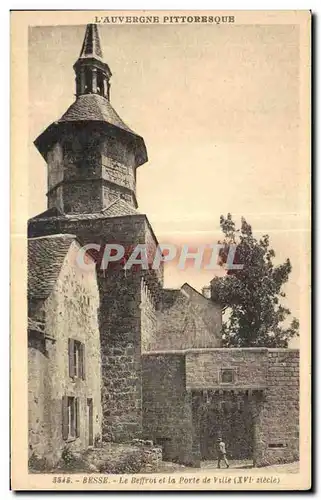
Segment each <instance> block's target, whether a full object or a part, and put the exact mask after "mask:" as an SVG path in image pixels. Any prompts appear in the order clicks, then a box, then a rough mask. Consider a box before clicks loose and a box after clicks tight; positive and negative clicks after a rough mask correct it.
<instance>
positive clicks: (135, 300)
mask: <svg viewBox="0 0 321 500" xmlns="http://www.w3.org/2000/svg"><path fill="white" fill-rule="evenodd" d="M99 284H100V292H101V306H100V313H99V320H100V338H101V355H102V369H103V372H102V373H103V384H102V404H103V416H104V423H103V439H104V440H107V441H109V440H112V441H118V442H120V441H128V440H130V439H132V438H136V437H140V436H141V433H142V411H141V406H142V385H141V384H142V382H141V341H140V328H141V326H140V325H141V318H140V292H141V281H140V276H139V275H138V274H136V275H135V274H131V275H130V276H127V275H126V274H125V273H124V272H123V273H122V274H120V273H115V274H109V275H107V276H106V277H104V276H103V275H102V274H100V276H99Z"/></svg>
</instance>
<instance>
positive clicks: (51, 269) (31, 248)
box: [28, 234, 76, 299]
mask: <svg viewBox="0 0 321 500" xmlns="http://www.w3.org/2000/svg"><path fill="white" fill-rule="evenodd" d="M75 239H76V236H74V235H71V234H57V235H50V236H41V237H39V238H30V239H28V297H30V298H35V299H45V298H47V297H48V296H49V294H50V292H51V291H52V289H53V287H54V285H55V283H56V281H57V279H58V276H59V273H60V270H61V268H62V265H63V262H64V260H65V257H66V255H67V252H68V250H69V247H70V245H71V244H72V242H73V241H75Z"/></svg>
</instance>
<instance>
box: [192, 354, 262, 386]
mask: <svg viewBox="0 0 321 500" xmlns="http://www.w3.org/2000/svg"><path fill="white" fill-rule="evenodd" d="M267 352H268V351H267V349H264V348H249V349H241V348H229V349H191V350H189V351H186V386H187V388H188V389H193V390H195V389H208V388H217V389H218V388H221V389H224V388H229V387H234V388H243V389H246V388H252V389H254V388H261V387H262V388H264V387H266V385H267V371H268V357H267ZM226 369H227V370H232V372H233V381H232V382H230V383H224V382H223V381H222V379H221V377H222V373H223V370H226Z"/></svg>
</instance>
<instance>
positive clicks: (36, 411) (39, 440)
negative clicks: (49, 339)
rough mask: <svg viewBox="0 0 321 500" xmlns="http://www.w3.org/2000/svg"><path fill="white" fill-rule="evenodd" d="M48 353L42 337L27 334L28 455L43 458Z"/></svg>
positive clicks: (47, 439) (47, 431)
mask: <svg viewBox="0 0 321 500" xmlns="http://www.w3.org/2000/svg"><path fill="white" fill-rule="evenodd" d="M48 382H49V380H48V353H47V350H46V343H45V339H44V336H43V335H41V334H39V333H38V332H34V331H30V332H29V334H28V446H29V448H28V455H29V457H30V456H31V455H32V454H33V453H35V454H36V455H37V456H39V457H43V456H45V454H46V452H47V451H48V448H49V444H50V427H49V425H48V423H49V413H48V410H49V407H48V398H47V397H46V396H47V393H48V390H49V387H48Z"/></svg>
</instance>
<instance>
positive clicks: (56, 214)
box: [29, 198, 141, 222]
mask: <svg viewBox="0 0 321 500" xmlns="http://www.w3.org/2000/svg"><path fill="white" fill-rule="evenodd" d="M127 215H141V214H140V213H139V212H138V210H136V209H135V208H134V207H132V206H131V205H129V203H127V201H125V200H123V199H122V198H117V199H116V200H115V201H113V202H112V203H111V204H110V205H109V206H108V207H106V208H104V209H103V210H102V211H101V212H96V213H89V214H64V213H62V212H61V211H60V210H58V209H52V208H50V209H49V210H46V211H45V212H42V213H41V214H39V215H36V216H35V217H32V218H31V219H30V221H29V222H32V221H33V220H41V219H44V220H47V219H51V220H66V219H68V220H71V221H75V220H96V219H106V218H109V217H123V216H127Z"/></svg>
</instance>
